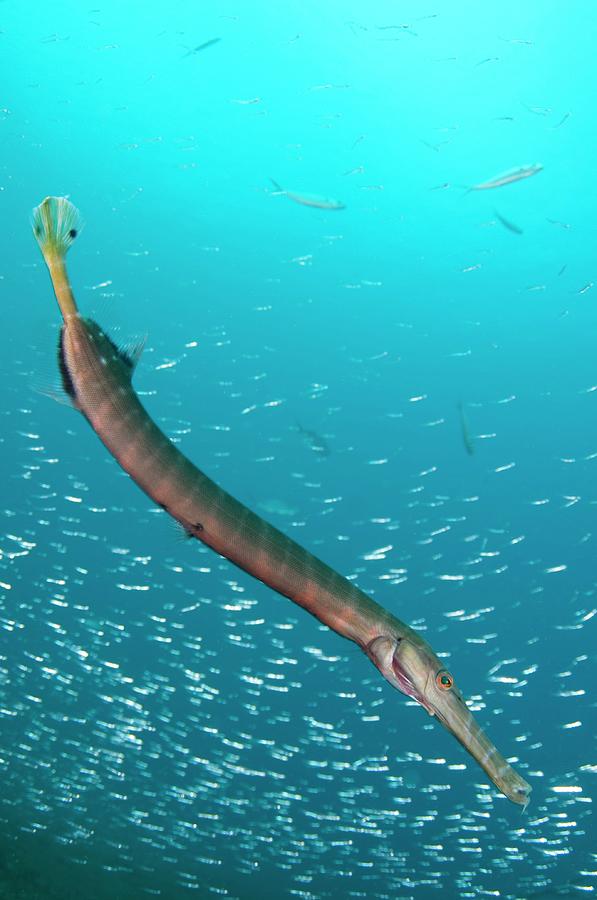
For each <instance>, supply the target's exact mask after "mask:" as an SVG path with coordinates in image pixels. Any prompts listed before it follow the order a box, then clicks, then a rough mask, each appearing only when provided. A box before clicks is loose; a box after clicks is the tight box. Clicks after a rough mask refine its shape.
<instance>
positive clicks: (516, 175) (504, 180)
mask: <svg viewBox="0 0 597 900" xmlns="http://www.w3.org/2000/svg"><path fill="white" fill-rule="evenodd" d="M542 169H543V166H542V165H540V164H537V165H533V166H521V168H519V169H512V171H510V172H505V173H504V174H503V175H498V177H497V178H492V179H491V181H483V182H482V183H481V184H475V185H473V187H472V188H470V190H471V191H490V190H493V189H494V188H499V187H504V186H505V185H506V184H514V182H515V181H522V179H523V178H530V177H531V175H536V174H537V172H541V170H542Z"/></svg>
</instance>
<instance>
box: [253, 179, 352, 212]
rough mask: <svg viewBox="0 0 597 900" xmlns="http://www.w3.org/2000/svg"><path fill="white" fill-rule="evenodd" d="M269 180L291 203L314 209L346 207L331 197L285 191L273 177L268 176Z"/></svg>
mask: <svg viewBox="0 0 597 900" xmlns="http://www.w3.org/2000/svg"><path fill="white" fill-rule="evenodd" d="M270 181H271V183H272V184H273V186H274V187H275V189H276V192H277V193H278V194H283V195H284V196H285V197H288V199H289V200H292V201H293V203H300V205H301V206H312V207H313V208H314V209H346V205H345V204H344V203H342V201H341V200H333V199H332V198H331V197H322V196H320V195H319V194H299V193H297V192H296V191H287V190H285V189H284V188H283V187H281V186H280V185H279V184H278V182H277V181H274V179H273V178H270Z"/></svg>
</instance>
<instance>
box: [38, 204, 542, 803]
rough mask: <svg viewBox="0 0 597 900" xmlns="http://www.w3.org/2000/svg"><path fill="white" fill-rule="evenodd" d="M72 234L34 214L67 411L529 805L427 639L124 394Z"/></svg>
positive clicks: (188, 525)
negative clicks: (75, 286) (81, 285)
mask: <svg viewBox="0 0 597 900" xmlns="http://www.w3.org/2000/svg"><path fill="white" fill-rule="evenodd" d="M80 229H81V220H80V216H79V212H78V210H77V209H76V208H75V207H74V206H73V204H72V203H70V201H69V200H67V199H66V198H64V197H46V199H45V200H44V201H43V202H42V203H41V204H40V205H39V206H38V207H36V208H35V209H34V211H33V231H34V234H35V237H36V238H37V241H38V243H39V246H40V248H41V252H42V254H43V257H44V260H45V262H46V265H47V267H48V270H49V274H50V278H51V280H52V285H53V288H54V293H55V296H56V300H57V301H58V306H59V308H60V312H61V314H62V319H63V322H62V328H61V332H60V339H59V347H58V363H59V368H60V372H61V375H62V382H63V385H64V389H65V391H66V393H67V394H68V396H69V397H70V400H71V402H72V405H73V406H74V407H75V409H78V410H79V411H80V412H81V413H82V414H83V416H84V417H85V418H86V419H87V421H88V422H89V424H90V425H91V427H92V428H93V430H94V431H95V432H96V434H97V435H98V437H99V438H100V440H101V441H102V442H103V444H104V445H105V446H106V448H107V449H108V450H109V452H110V453H111V454H112V456H113V457H114V458H115V459H116V460H117V462H118V463H119V464H120V466H121V467H122V468H123V469H124V471H125V472H127V473H128V474H129V475H130V477H131V478H132V479H133V481H135V482H136V483H137V485H138V486H139V487H140V488H141V490H143V491H144V492H145V493H146V494H147V495H148V496H149V497H150V498H151V500H153V502H154V503H156V504H157V505H158V506H160V507H161V508H162V509H163V510H165V511H166V512H167V513H168V514H169V515H170V516H172V518H173V519H175V520H176V521H177V522H179V523H180V524H181V525H182V526H183V528H184V529H185V531H186V533H187V534H188V535H189V536H191V537H193V538H197V540H199V541H202V542H203V543H204V544H206V545H207V546H208V547H211V548H212V549H213V550H215V551H216V553H219V554H220V555H221V556H224V557H225V558H226V559H228V560H230V562H232V563H234V564H235V565H236V566H238V567H239V568H240V569H243V570H244V571H245V572H248V573H249V574H250V575H252V576H253V577H254V578H256V579H258V580H259V581H261V582H263V583H264V584H266V585H267V586H268V587H270V588H272V590H274V591H277V592H278V593H279V594H282V595H283V596H284V597H288V598H289V599H290V600H292V601H293V602H294V603H296V604H298V605H299V606H302V607H303V608H304V609H306V610H307V611H308V612H310V613H311V614H312V615H313V616H315V617H316V618H317V619H319V621H320V622H322V623H324V624H325V625H327V626H328V627H329V628H331V629H333V630H334V631H335V632H337V634H339V635H341V636H342V637H344V638H347V639H348V640H350V641H354V643H355V644H357V646H358V647H360V648H361V650H362V651H363V652H364V653H365V654H366V655H367V656H368V657H369V659H370V660H371V662H372V663H373V664H374V665H375V666H376V667H377V668H378V669H379V671H380V673H381V674H382V676H383V677H384V678H385V679H386V680H387V681H388V682H389V683H390V684H391V685H392V687H394V688H397V689H398V690H399V691H401V692H402V693H403V694H406V696H408V697H411V698H413V699H414V700H416V701H417V702H418V703H419V704H420V705H421V706H422V707H423V708H424V709H426V710H427V712H428V713H429V714H430V715H432V716H435V717H436V718H437V719H438V720H439V721H440V722H441V723H442V725H444V726H445V727H446V728H447V729H448V731H450V732H451V733H452V734H453V735H454V736H455V737H456V738H457V740H458V741H460V743H461V744H462V745H463V746H464V747H465V748H466V750H468V752H469V753H470V754H471V756H472V757H473V758H474V759H475V760H476V761H477V762H478V763H479V765H480V766H481V768H482V769H483V770H484V771H485V772H486V774H487V775H488V776H489V778H490V779H491V780H492V781H493V783H494V784H495V786H496V787H497V788H498V789H499V790H500V791H501V792H502V793H503V794H504V795H505V796H506V797H507V798H508V799H509V800H512V801H513V802H514V803H518V804H520V805H522V806H526V804H527V803H528V800H529V795H530V791H531V786H530V785H529V784H528V783H527V782H526V781H525V780H524V779H523V778H522V777H521V776H520V775H519V774H518V773H517V772H516V771H515V770H514V769H513V768H512V766H511V765H510V764H509V763H508V762H507V761H506V759H505V758H504V757H503V756H502V755H501V754H500V753H499V752H498V750H497V749H496V747H495V746H494V745H493V744H492V742H491V741H490V740H489V738H488V737H487V736H486V735H485V733H484V732H483V731H482V730H481V728H480V726H479V725H478V724H477V722H476V720H475V719H474V717H473V715H472V713H471V712H470V710H469V709H468V707H467V705H466V702H465V700H464V698H463V696H462V694H461V692H460V690H459V689H458V688H457V686H456V683H455V681H454V677H453V676H452V674H451V673H450V672H449V671H448V670H447V669H446V667H445V666H444V665H443V663H442V662H441V661H440V659H439V658H438V657H437V655H436V654H435V652H434V651H433V650H432V648H431V647H430V645H429V644H428V643H427V641H425V640H424V639H423V638H422V637H421V635H420V634H418V633H417V632H416V631H414V630H413V629H412V628H410V627H409V626H408V625H406V624H405V623H404V622H401V621H400V620H399V619H397V618H396V617H395V616H393V615H392V614H391V613H390V612H388V611H387V610H386V609H384V608H383V607H382V606H380V605H379V604H378V603H376V602H375V601H374V600H373V599H372V598H371V597H369V596H367V594H365V593H364V592H363V591H361V590H360V589H359V588H358V587H357V586H356V585H355V584H353V583H352V582H351V581H349V580H348V579H346V578H344V577H343V576H342V575H340V574H339V573H338V572H336V571H335V570H334V569H332V568H331V567H330V566H328V565H326V563H324V562H322V561H321V560H320V559H318V558H317V557H315V556H314V555H313V554H312V553H310V552H309V550H307V549H305V548H304V547H302V546H301V545H300V544H298V543H297V542H296V541H294V540H292V539H291V538H290V537H288V536H287V535H286V534H284V533H283V532H281V531H279V530H278V529H277V528H275V527H274V526H273V525H270V524H269V523H268V522H266V521H265V520H264V519H262V518H261V517H260V516H259V515H257V514H256V513H254V512H252V511H251V510H250V509H248V508H247V507H246V506H244V505H243V504H242V503H240V502H239V501H238V500H236V499H235V498H234V497H232V496H231V495H230V494H228V493H227V492H226V491H225V490H223V489H222V488H221V487H220V486H219V485H217V484H216V483H215V482H214V481H212V480H211V479H210V478H209V477H208V476H207V475H205V474H204V473H203V472H202V471H200V470H199V469H198V468H197V467H196V466H195V465H194V464H193V463H192V462H191V461H190V460H189V459H187V457H186V456H184V455H183V453H181V451H180V450H179V449H178V448H177V447H176V446H175V445H174V444H173V443H172V442H171V441H170V440H169V439H168V438H167V437H166V435H165V434H164V432H163V431H162V430H161V429H160V428H159V427H158V425H157V424H156V423H155V422H154V421H153V419H152V418H151V417H150V416H149V414H148V413H147V411H146V410H145V408H144V406H143V404H142V403H141V401H140V400H139V397H138V396H137V394H136V392H135V389H134V388H133V386H132V376H133V371H134V367H135V363H136V360H135V359H133V358H131V356H129V355H127V354H126V353H125V352H124V351H122V350H120V349H119V348H118V347H117V346H116V344H115V343H114V342H113V341H112V340H111V339H110V337H109V336H108V335H107V334H106V332H105V331H104V330H103V329H102V328H101V327H100V325H98V324H97V322H94V321H93V320H92V319H90V318H87V317H85V316H83V315H81V314H80V313H79V310H78V307H77V303H76V301H75V297H74V294H73V291H72V288H71V285H70V282H69V278H68V274H67V270H66V263H65V258H66V253H67V251H68V249H69V248H70V246H71V245H72V243H73V241H74V240H75V239H76V237H77V235H78V234H79V231H80Z"/></svg>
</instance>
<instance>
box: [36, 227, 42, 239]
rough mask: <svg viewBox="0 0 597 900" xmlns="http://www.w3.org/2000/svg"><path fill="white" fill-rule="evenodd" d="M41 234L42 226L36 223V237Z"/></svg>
mask: <svg viewBox="0 0 597 900" xmlns="http://www.w3.org/2000/svg"><path fill="white" fill-rule="evenodd" d="M40 234H41V228H40V226H39V225H36V226H35V236H36V237H39V236H40Z"/></svg>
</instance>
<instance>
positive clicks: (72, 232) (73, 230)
mask: <svg viewBox="0 0 597 900" xmlns="http://www.w3.org/2000/svg"><path fill="white" fill-rule="evenodd" d="M78 233H79V232H78V231H77V229H76V228H71V230H70V231H69V233H68V236H69V237H70V238H72V239H73V241H74V239H75V238H76V236H77V235H78Z"/></svg>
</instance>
